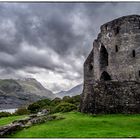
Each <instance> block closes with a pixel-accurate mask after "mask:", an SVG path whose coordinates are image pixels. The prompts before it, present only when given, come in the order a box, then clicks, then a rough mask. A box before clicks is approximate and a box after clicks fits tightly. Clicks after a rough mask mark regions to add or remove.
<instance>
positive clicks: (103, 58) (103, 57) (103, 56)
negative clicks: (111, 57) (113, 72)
mask: <svg viewBox="0 0 140 140" xmlns="http://www.w3.org/2000/svg"><path fill="white" fill-rule="evenodd" d="M99 62H100V68H104V67H106V66H108V52H107V50H106V48H105V46H104V45H103V44H102V45H101V49H100V58H99Z"/></svg>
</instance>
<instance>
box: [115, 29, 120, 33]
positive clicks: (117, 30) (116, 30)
mask: <svg viewBox="0 0 140 140" xmlns="http://www.w3.org/2000/svg"><path fill="white" fill-rule="evenodd" d="M119 31H120V28H119V27H116V29H115V35H117V34H118V33H119Z"/></svg>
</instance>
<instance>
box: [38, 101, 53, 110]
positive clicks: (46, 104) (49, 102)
mask: <svg viewBox="0 0 140 140" xmlns="http://www.w3.org/2000/svg"><path fill="white" fill-rule="evenodd" d="M36 103H37V104H39V105H40V107H41V108H42V107H44V106H49V105H50V104H51V100H50V99H43V100H39V101H37V102H36Z"/></svg>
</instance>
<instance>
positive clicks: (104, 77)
mask: <svg viewBox="0 0 140 140" xmlns="http://www.w3.org/2000/svg"><path fill="white" fill-rule="evenodd" d="M100 80H101V81H109V80H111V77H110V75H109V74H108V73H107V72H106V71H104V72H102V74H101V77H100Z"/></svg>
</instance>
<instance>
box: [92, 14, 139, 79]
mask: <svg viewBox="0 0 140 140" xmlns="http://www.w3.org/2000/svg"><path fill="white" fill-rule="evenodd" d="M96 42H97V43H96V44H98V45H93V48H95V49H94V57H95V58H94V60H95V61H94V69H95V70H94V71H95V73H94V75H95V80H100V77H101V74H102V72H103V71H107V72H108V74H109V75H110V76H111V79H112V80H115V81H126V80H127V81H129V80H133V81H140V17H139V16H129V17H123V18H120V19H116V20H113V21H112V22H109V23H106V24H104V25H103V26H101V33H100V34H99V35H98V38H97V41H96ZM103 47H104V48H103ZM104 51H106V52H105V53H107V55H108V56H105V55H104V54H102V52H104ZM101 55H104V56H103V57H102V58H101ZM100 59H102V60H101V61H104V59H107V61H108V62H107V63H108V64H106V65H105V66H102V64H100ZM97 61H99V62H97ZM97 63H98V66H97ZM103 63H105V62H103Z"/></svg>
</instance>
